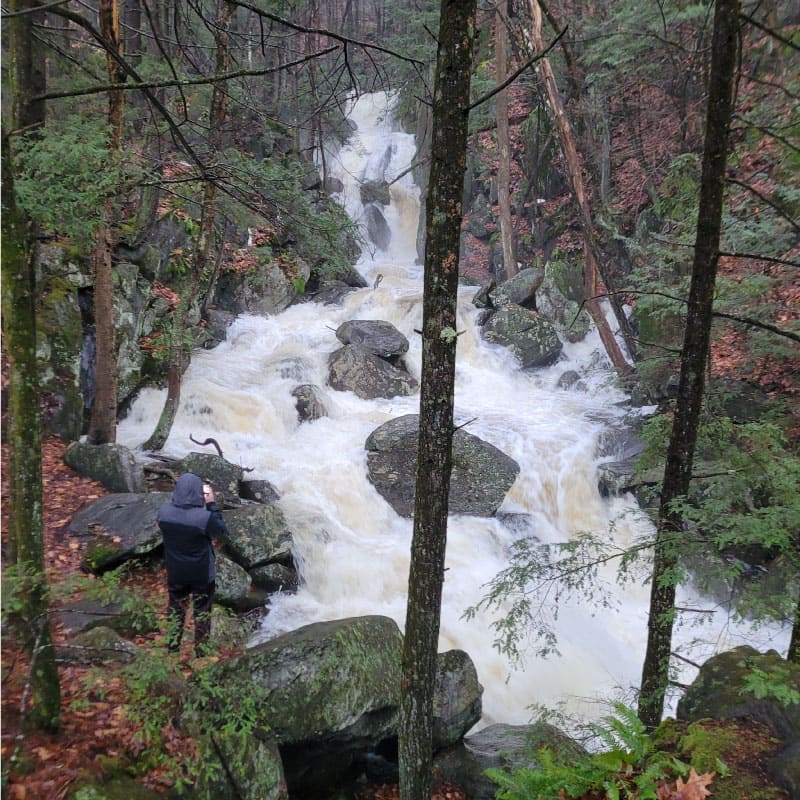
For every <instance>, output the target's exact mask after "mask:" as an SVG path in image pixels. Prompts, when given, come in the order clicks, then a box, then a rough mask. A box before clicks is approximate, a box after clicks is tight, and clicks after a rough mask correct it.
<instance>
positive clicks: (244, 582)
mask: <svg viewBox="0 0 800 800" xmlns="http://www.w3.org/2000/svg"><path fill="white" fill-rule="evenodd" d="M252 585H253V579H252V578H251V577H250V576H249V575H248V574H247V570H246V569H244V567H241V566H239V564H237V563H236V562H235V561H232V560H231V559H230V558H228V557H227V556H226V555H225V554H224V553H217V581H216V589H215V591H214V602H215V603H217V605H220V606H224V607H225V608H231V609H234V610H235V611H249V610H250V609H253V608H256V607H258V606H260V605H264V602H265V600H266V598H265V597H264V596H263V593H261V592H257V593H255V594H254V593H252V592H251V591H250V589H251V587H252Z"/></svg>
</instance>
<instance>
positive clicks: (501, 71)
mask: <svg viewBox="0 0 800 800" xmlns="http://www.w3.org/2000/svg"><path fill="white" fill-rule="evenodd" d="M494 20H495V22H494V24H495V42H496V61H497V70H496V72H497V75H496V79H497V83H498V84H502V83H503V82H504V81H505V79H506V71H507V65H506V62H507V59H508V54H507V49H508V48H507V44H508V29H507V24H508V0H500V2H499V3H498V4H497V9H496V11H495V17H494ZM495 109H496V111H495V113H496V116H497V151H498V162H497V202H498V206H499V216H500V240H501V242H502V244H503V267H504V269H505V273H506V278H513V277H514V275H516V274H517V255H516V253H515V252H514V229H513V228H512V226H511V186H510V184H511V141H510V136H509V131H508V89H503V90H502V91H500V92H498V93H497V96H496V98H495Z"/></svg>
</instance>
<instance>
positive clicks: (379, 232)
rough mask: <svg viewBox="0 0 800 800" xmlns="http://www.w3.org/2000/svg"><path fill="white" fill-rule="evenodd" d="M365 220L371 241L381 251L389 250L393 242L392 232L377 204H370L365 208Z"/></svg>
mask: <svg viewBox="0 0 800 800" xmlns="http://www.w3.org/2000/svg"><path fill="white" fill-rule="evenodd" d="M364 220H365V222H366V226H367V236H368V237H369V240H370V241H371V242H372V243H373V244H375V245H376V246H377V247H379V248H380V249H381V250H387V249H388V247H389V243H390V242H391V241H392V231H391V228H390V227H389V223H388V222H386V217H384V216H383V212H382V211H381V210H380V208H379V207H378V206H377V204H376V203H369V204H368V205H366V206H365V207H364Z"/></svg>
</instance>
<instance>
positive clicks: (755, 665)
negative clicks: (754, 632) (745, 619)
mask: <svg viewBox="0 0 800 800" xmlns="http://www.w3.org/2000/svg"><path fill="white" fill-rule="evenodd" d="M758 674H761V675H763V676H764V679H763V680H762V681H761V685H760V687H759V684H758V680H754V675H758ZM771 675H772V676H776V677H775V679H773V683H774V688H773V690H772V691H770V690H769V676H771ZM778 676H780V677H778ZM780 686H783V690H784V692H783V693H784V695H785V696H786V698H787V700H782V699H781V696H780V694H781V693H780V691H779V687H780ZM791 697H800V666H798V665H797V664H792V663H791V662H789V661H786V659H784V658H783V657H782V656H781V655H780V654H779V653H777V652H776V651H775V650H770V651H769V652H767V653H759V652H758V650H755V649H754V648H752V647H748V646H746V645H743V646H741V647H735V648H734V649H733V650H727V651H726V652H724V653H719V654H718V655H715V656H712V657H711V658H709V659H708V660H707V661H706V662H705V663H704V664H703V665H702V666H701V667H700V671H699V672H698V674H697V677H696V678H695V679H694V681H693V682H692V684H691V686H689V688H688V689H687V690H686V692H685V693H684V695H683V697H681V699H680V700H679V701H678V707H677V713H676V716H677V718H678V719H679V720H687V721H688V722H694V721H696V720H698V719H703V718H705V717H711V718H712V719H738V718H742V717H746V718H749V719H755V720H758V721H759V722H763V723H764V724H765V725H767V726H768V727H769V728H770V729H771V730H772V732H773V733H774V734H775V735H776V736H779V737H780V738H781V739H783V740H784V741H786V742H787V743H790V742H794V741H797V740H800V703H798V702H796V701H795V702H789V701H788V699H789V698H791Z"/></svg>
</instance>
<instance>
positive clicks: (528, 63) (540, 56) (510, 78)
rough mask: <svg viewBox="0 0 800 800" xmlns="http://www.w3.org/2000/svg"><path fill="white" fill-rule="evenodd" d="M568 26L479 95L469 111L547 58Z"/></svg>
mask: <svg viewBox="0 0 800 800" xmlns="http://www.w3.org/2000/svg"><path fill="white" fill-rule="evenodd" d="M568 28H569V25H567V26H566V27H565V28H564V30H562V31H561V33H559V34H558V35H557V36H556V38H555V39H553V41H552V42H550V44H549V45H547V47H545V49H544V50H542V52H541V53H536V55H534V56H531V57H530V58H529V59H528V60H527V61H526V62H525V63H524V64H523V65H522V66H521V67H519V68H518V69H516V70H514V72H512V73H511V74H510V75H509V76H508V77H507V78H506V79H505V80H504V81H503V82H502V83H499V84H498V85H497V86H495V87H494V88H493V89H491V90H490V91H488V92H487V93H486V94H485V95H483V96H482V97H479V98H478V99H477V100H476V101H475V102H474V103H472V104H471V105H470V106H469V107H468V108H467V113H469V112H470V111H472V109H473V108H477V107H478V106H479V105H481V104H482V103H485V102H486V101H487V100H490V99H491V98H492V97H494V96H495V95H496V94H498V92H502V91H503V89H505V88H506V87H507V86H510V85H511V84H512V83H514V81H515V80H516V79H517V78H518V77H519V76H520V75H521V74H522V73H523V72H525V70H526V69H528V67H530V66H532V65H533V64H535V63H536V62H537V61H541V60H542V59H543V58H545V57H546V56H547V54H548V53H549V52H550V51H551V50H552V49H553V48H554V47H555V46H556V45H557V44H558V40H559V39H560V38H561V37H562V36H563V35H564V34H565V33H566V32H567V29H568Z"/></svg>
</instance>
